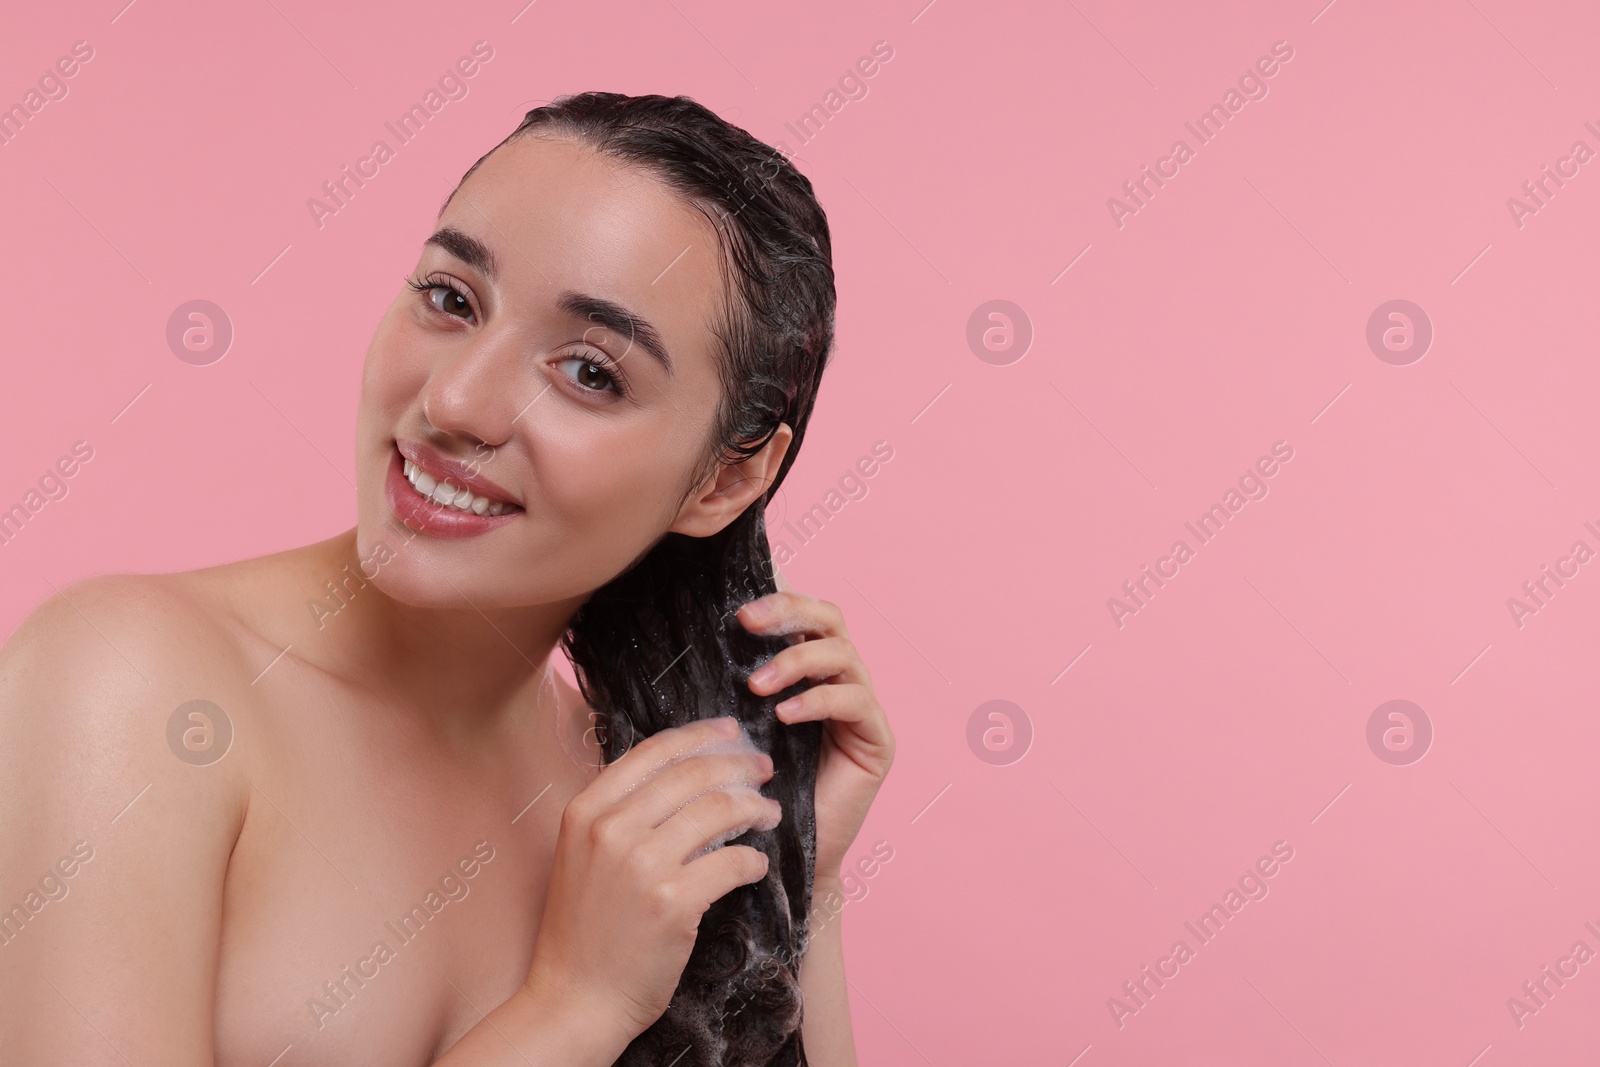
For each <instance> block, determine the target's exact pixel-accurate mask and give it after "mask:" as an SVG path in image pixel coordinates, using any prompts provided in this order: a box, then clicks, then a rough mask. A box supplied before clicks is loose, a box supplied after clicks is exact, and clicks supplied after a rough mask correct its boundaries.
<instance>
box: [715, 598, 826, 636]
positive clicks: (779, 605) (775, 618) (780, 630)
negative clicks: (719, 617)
mask: <svg viewBox="0 0 1600 1067" xmlns="http://www.w3.org/2000/svg"><path fill="white" fill-rule="evenodd" d="M739 622H740V623H741V624H742V625H743V626H744V628H745V629H747V630H749V631H750V632H751V633H758V634H771V635H774V636H787V635H789V634H796V633H801V634H806V635H807V636H814V637H845V636H848V635H847V634H846V632H845V628H844V612H842V611H840V610H839V607H838V605H836V604H831V603H829V602H828V601H826V600H819V599H817V598H816V597H814V596H807V595H806V594H805V593H795V592H787V593H784V592H779V593H769V594H767V595H766V596H764V597H759V598H757V599H755V600H752V601H750V602H749V603H748V604H745V605H743V606H742V607H740V608H739Z"/></svg>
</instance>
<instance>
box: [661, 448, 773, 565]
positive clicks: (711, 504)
mask: <svg viewBox="0 0 1600 1067" xmlns="http://www.w3.org/2000/svg"><path fill="white" fill-rule="evenodd" d="M792 440H794V431H793V430H792V429H790V428H789V424H788V423H786V422H785V423H779V424H778V429H777V430H776V431H775V432H774V433H773V435H772V437H771V438H770V439H769V440H768V441H767V443H766V444H765V445H763V446H762V447H761V451H759V452H757V453H756V454H755V455H753V456H751V457H750V458H749V459H746V460H743V461H742V462H739V463H722V464H719V465H718V466H717V469H716V470H714V471H712V472H711V473H710V474H708V475H707V476H706V480H705V481H704V482H703V483H701V485H700V486H699V487H698V488H696V489H695V491H694V492H693V493H691V494H690V496H689V499H687V500H685V501H684V502H683V507H681V508H680V509H678V517H677V518H676V519H674V520H673V523H672V525H671V526H669V527H667V529H668V530H669V531H671V532H673V533H681V534H686V535H688V536H689V537H710V536H711V535H712V534H714V533H716V532H718V531H719V530H721V529H722V528H723V527H725V526H727V525H728V524H729V523H730V522H732V521H733V520H734V519H736V518H738V517H739V515H740V513H741V512H743V511H744V509H745V508H747V507H749V506H750V503H751V501H753V500H755V499H757V498H758V497H760V496H761V494H762V493H765V492H766V491H767V486H769V485H771V484H772V480H773V479H774V478H775V477H777V474H778V468H779V467H780V466H782V465H783V457H784V456H785V455H787V454H788V452H789V442H790V441H792Z"/></svg>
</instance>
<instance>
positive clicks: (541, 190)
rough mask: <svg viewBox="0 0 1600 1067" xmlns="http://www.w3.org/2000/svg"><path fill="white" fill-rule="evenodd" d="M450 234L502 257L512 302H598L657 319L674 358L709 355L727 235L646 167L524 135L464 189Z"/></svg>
mask: <svg viewBox="0 0 1600 1067" xmlns="http://www.w3.org/2000/svg"><path fill="white" fill-rule="evenodd" d="M439 225H440V226H452V227H455V228H457V229H460V230H462V231H464V232H466V233H469V234H471V235H473V236H474V237H476V238H477V239H478V240H480V241H482V242H483V243H484V244H485V245H487V246H488V247H489V248H490V249H491V250H492V252H493V253H494V262H495V267H496V274H497V278H496V282H495V284H496V285H497V287H498V288H499V290H500V292H501V294H502V296H503V297H504V299H505V300H506V302H507V303H508V304H519V303H521V302H522V301H524V300H530V299H531V300H538V299H540V298H544V300H545V302H548V301H549V300H550V299H551V298H553V297H554V296H555V295H556V294H558V293H560V292H564V291H576V292H582V293H587V294H592V295H594V296H597V297H600V298H602V299H606V300H611V301H614V302H616V303H618V304H621V305H623V306H625V307H627V308H629V309H631V310H632V311H633V312H634V313H636V314H638V315H640V316H642V317H643V318H645V319H648V320H649V321H650V322H651V323H652V324H654V326H655V327H656V329H657V332H658V333H660V334H661V337H662V340H663V341H664V342H665V344H666V346H667V348H668V349H669V350H670V351H672V353H673V354H674V356H677V355H678V354H679V353H680V352H683V354H684V355H689V354H691V353H693V352H697V351H703V350H709V345H710V342H711V340H712V338H711V335H710V332H709V330H710V324H711V323H712V322H713V321H714V316H715V315H716V313H717V312H718V311H719V310H720V308H721V301H722V291H723V289H722V286H723V279H722V269H721V263H722V252H721V250H720V247H719V245H718V238H717V233H716V229H715V227H714V226H713V225H712V223H711V221H710V220H709V219H708V218H706V217H705V215H704V214H702V213H701V211H700V210H699V209H698V208H696V207H695V206H694V205H693V204H691V203H689V202H688V200H686V199H685V198H684V197H683V196H682V194H680V193H678V192H676V191H674V190H672V189H670V188H669V187H668V186H667V185H666V184H665V183H664V182H662V181H661V180H660V179H659V178H657V177H656V176H655V175H653V174H651V173H649V172H648V171H646V170H644V169H643V168H641V167H639V166H636V165H633V164H630V163H628V162H627V161H625V160H619V159H616V158H614V157H610V156H606V155H603V154H601V153H599V152H597V151H595V150H594V149H592V148H590V147H588V146H586V145H582V144H579V143H577V142H574V141H570V140H566V139H560V138H553V137H532V136H524V137H520V138H518V139H516V140H514V141H511V142H509V143H507V144H504V145H502V146H501V147H500V148H498V149H496V150H495V151H494V152H493V153H492V154H491V155H490V156H489V158H488V159H485V160H484V161H483V163H482V164H481V165H480V166H479V167H478V169H477V170H476V171H474V172H473V173H472V176H471V177H469V178H468V179H467V180H466V181H465V182H463V183H462V185H461V188H460V189H458V190H457V191H456V194H455V196H454V197H453V198H452V199H451V201H450V203H449V205H448V206H447V207H446V208H445V210H444V212H443V214H441V216H440V219H439ZM680 362H681V360H680Z"/></svg>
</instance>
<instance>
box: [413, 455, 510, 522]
mask: <svg viewBox="0 0 1600 1067" xmlns="http://www.w3.org/2000/svg"><path fill="white" fill-rule="evenodd" d="M400 460H401V471H402V473H403V474H404V475H405V479H406V482H407V483H409V484H410V486H411V488H412V489H414V490H415V491H416V493H417V495H418V496H421V497H423V498H425V499H427V500H429V501H431V502H433V503H435V504H438V505H439V506H440V507H443V508H450V509H453V510H455V511H462V512H467V513H470V514H473V515H506V514H509V513H511V512H515V511H521V510H522V509H521V508H520V507H518V506H517V505H515V504H512V503H508V502H507V501H504V500H491V499H489V498H488V497H486V496H474V495H473V493H472V492H471V491H470V490H468V489H465V488H463V487H461V486H459V485H456V484H455V483H454V482H450V481H440V480H439V479H437V478H435V477H434V476H433V475H431V474H429V473H428V472H427V471H425V470H423V469H422V468H421V467H419V466H417V465H416V464H415V463H413V462H411V461H410V460H409V459H406V458H405V457H404V456H402V457H400Z"/></svg>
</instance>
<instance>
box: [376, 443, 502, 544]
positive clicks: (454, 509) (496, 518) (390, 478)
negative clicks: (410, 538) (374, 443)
mask: <svg viewBox="0 0 1600 1067" xmlns="http://www.w3.org/2000/svg"><path fill="white" fill-rule="evenodd" d="M395 445H396V447H395V450H394V451H392V452H390V453H389V469H388V472H387V476H386V477H385V479H384V495H385V496H386V497H387V499H388V502H389V507H390V508H391V509H392V510H393V512H394V514H395V516H396V517H397V518H399V519H400V520H401V521H402V522H403V523H405V524H406V525H407V526H409V527H411V528H412V529H414V530H417V531H418V532H421V533H428V534H433V535H434V536H437V537H476V536H477V535H479V534H482V533H488V532H489V531H490V530H493V529H495V528H496V527H499V526H504V525H505V524H506V523H508V522H514V521H516V519H517V518H518V517H520V516H521V515H523V514H524V510H523V507H522V505H521V504H520V503H518V502H517V500H516V499H515V498H514V497H513V496H512V494H511V493H510V492H509V491H507V490H506V489H504V488H502V487H501V486H499V485H496V484H495V483H494V482H493V481H491V480H489V479H488V478H485V477H483V476H482V475H481V474H478V473H477V472H476V471H474V470H472V469H471V468H469V467H467V466H466V465H465V464H462V463H460V462H458V461H456V460H452V459H449V458H447V457H445V456H442V455H440V454H439V453H438V452H436V451H434V450H433V449H431V448H429V447H427V446H426V445H422V444H419V443H416V442H412V441H397V442H395ZM408 462H409V463H410V464H414V465H415V468H414V469H415V472H416V476H417V480H418V481H419V482H421V484H422V485H424V486H426V485H427V484H428V482H429V481H431V482H433V483H435V485H434V487H433V488H434V489H435V493H434V494H433V495H430V496H424V495H422V493H420V492H419V491H418V489H417V487H415V486H413V485H412V483H411V480H409V479H408V478H407V477H406V466H407V464H408ZM441 490H442V491H443V493H444V495H445V496H446V497H449V498H451V503H448V504H441V503H439V502H438V500H436V499H434V496H435V495H439V491H441ZM452 494H453V495H452ZM469 494H470V497H476V498H478V499H476V500H472V501H471V505H469V507H468V509H465V510H464V509H463V508H462V507H458V506H454V505H455V501H456V500H460V501H461V502H462V504H467V501H468V499H469ZM480 508H481V509H482V510H483V512H484V513H481V514H480V513H477V512H478V509H480ZM492 510H499V511H500V512H501V513H500V514H489V513H488V512H489V511H492Z"/></svg>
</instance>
